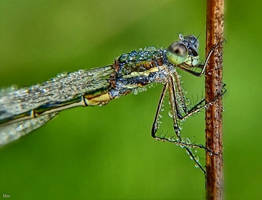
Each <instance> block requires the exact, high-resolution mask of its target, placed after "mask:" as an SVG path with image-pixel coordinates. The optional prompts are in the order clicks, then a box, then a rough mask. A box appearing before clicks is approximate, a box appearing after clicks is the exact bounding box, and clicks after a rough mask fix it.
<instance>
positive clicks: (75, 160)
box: [0, 0, 262, 200]
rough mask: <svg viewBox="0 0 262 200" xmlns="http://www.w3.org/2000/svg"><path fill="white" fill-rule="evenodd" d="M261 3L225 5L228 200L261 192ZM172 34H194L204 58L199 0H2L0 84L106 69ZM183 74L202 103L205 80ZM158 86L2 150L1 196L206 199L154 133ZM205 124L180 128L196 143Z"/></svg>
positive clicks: (179, 158)
mask: <svg viewBox="0 0 262 200" xmlns="http://www.w3.org/2000/svg"><path fill="white" fill-rule="evenodd" d="M261 6H262V3H261V2H260V3H259V4H258V3H257V4H255V3H253V2H251V1H250V2H247V1H236V0H235V1H233V0H232V1H227V2H226V16H225V37H226V40H227V42H226V43H225V51H224V82H225V83H227V88H228V92H227V94H226V95H225V96H224V110H225V111H224V114H223V115H224V161H225V170H224V171H225V196H226V198H227V199H261V198H262V192H261V187H262V161H261V155H262V148H261V139H262V134H261V112H262V107H261V72H262V67H261V63H260V56H261V55H260V54H261V35H262V33H261ZM178 33H184V34H195V35H199V34H200V42H201V44H200V48H201V51H200V53H201V55H204V41H205V1H196V0H188V1H178V0H176V1H171V0H162V1H157V0H142V1H141V0H125V1H121V0H113V1H106V0H100V1H91V0H88V1H87V0H75V1H72V0H71V1H70V0H64V1H58V0H37V1H33V0H23V1H21V0H2V1H1V2H0V87H8V86H10V85H14V84H15V85H18V86H19V87H24V86H29V85H32V84H36V83H39V82H42V81H45V80H48V79H49V78H51V77H53V76H55V75H56V74H57V73H61V72H71V71H75V70H78V69H81V68H92V67H98V66H103V65H106V64H111V63H112V62H113V60H114V58H115V57H117V56H118V55H120V54H121V53H123V52H128V51H130V50H133V49H138V48H140V47H145V46H152V45H153V46H156V47H166V46H167V45H168V44H169V43H170V42H172V41H174V40H176V39H177V36H178ZM182 75H183V77H182V78H183V81H184V87H185V88H186V90H188V93H189V97H192V98H193V99H195V100H194V101H196V99H199V98H201V97H202V96H203V94H204V78H203V77H202V78H196V77H192V76H190V75H189V74H185V73H183V74H182ZM160 91H161V86H154V87H153V88H150V89H148V91H147V92H144V93H141V94H139V95H136V96H135V95H128V96H126V97H123V98H120V99H118V100H115V101H113V102H111V103H110V104H108V105H106V106H103V107H92V108H76V109H72V110H68V111H64V112H62V113H60V114H59V116H58V117H57V118H55V119H54V120H52V121H51V122H49V123H48V124H47V125H45V126H43V127H42V128H40V129H38V130H36V131H34V132H33V133H32V134H30V135H28V136H26V137H24V138H22V139H20V140H19V141H16V142H14V143H12V144H10V145H8V146H6V147H4V148H1V149H0V195H1V196H0V198H3V197H2V195H3V194H8V195H10V196H11V197H10V199H26V200H29V199H92V200H94V199H130V200H131V199H132V200H133V199H149V200H151V199H154V200H158V199H161V200H162V199H163V200H165V199H204V197H205V180H204V176H203V174H202V173H201V171H200V170H199V169H196V168H195V167H194V164H193V163H192V161H191V160H190V159H189V158H188V156H187V155H186V154H185V152H184V151H183V150H182V149H180V148H178V147H176V146H174V145H172V144H168V143H162V142H158V141H154V140H153V139H152V138H151V136H150V130H151V125H152V121H153V117H154V113H155V109H156V105H157V102H158V98H159V94H160ZM194 101H193V102H194ZM204 123H205V122H204V113H203V112H202V113H201V114H198V115H197V116H195V117H192V118H191V119H189V120H187V121H186V123H184V127H183V132H182V134H183V135H184V136H191V137H193V140H194V141H196V142H198V143H204ZM200 158H201V161H203V159H204V154H203V153H202V154H201V153H200Z"/></svg>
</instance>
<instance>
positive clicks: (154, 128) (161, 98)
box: [151, 83, 168, 138]
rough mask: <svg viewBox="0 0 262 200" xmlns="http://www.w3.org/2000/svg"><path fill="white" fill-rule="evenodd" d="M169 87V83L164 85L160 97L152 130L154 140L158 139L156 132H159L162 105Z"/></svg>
mask: <svg viewBox="0 0 262 200" xmlns="http://www.w3.org/2000/svg"><path fill="white" fill-rule="evenodd" d="M167 87H168V83H166V84H165V85H164V87H163V90H162V92H161V95H160V99H159V102H158V106H157V110H156V114H155V118H154V122H153V125H152V130H151V135H152V137H153V138H156V132H157V129H158V118H159V113H160V111H161V108H162V105H163V101H164V98H165V95H166V90H167Z"/></svg>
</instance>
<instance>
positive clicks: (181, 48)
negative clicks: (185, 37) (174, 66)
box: [168, 44, 187, 57]
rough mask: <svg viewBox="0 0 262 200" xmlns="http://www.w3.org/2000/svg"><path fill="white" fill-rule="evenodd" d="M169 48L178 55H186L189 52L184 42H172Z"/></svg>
mask: <svg viewBox="0 0 262 200" xmlns="http://www.w3.org/2000/svg"><path fill="white" fill-rule="evenodd" d="M168 50H169V51H170V52H172V53H174V54H176V55H178V56H181V57H184V56H186V54H187V48H186V46H185V45H183V44H172V45H170V46H169V48H168Z"/></svg>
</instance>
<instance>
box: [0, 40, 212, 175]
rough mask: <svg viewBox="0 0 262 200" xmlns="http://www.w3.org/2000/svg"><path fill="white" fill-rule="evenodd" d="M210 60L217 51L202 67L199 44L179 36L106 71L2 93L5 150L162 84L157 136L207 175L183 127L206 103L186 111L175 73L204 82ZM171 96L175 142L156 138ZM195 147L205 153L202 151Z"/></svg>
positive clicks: (0, 126) (0, 134)
mask: <svg viewBox="0 0 262 200" xmlns="http://www.w3.org/2000/svg"><path fill="white" fill-rule="evenodd" d="M211 54H212V51H211V52H210V53H209V55H208V56H207V58H206V60H205V63H204V64H200V63H199V56H198V39H197V38H196V37H194V36H185V37H183V36H182V35H180V36H179V40H178V41H176V42H174V43H172V44H171V45H170V46H169V47H168V48H167V49H156V48H154V47H149V48H145V49H143V50H142V49H140V50H137V51H131V52H129V53H125V54H122V55H120V56H119V57H118V58H116V59H115V61H114V63H113V64H111V65H108V66H106V67H100V68H96V69H91V70H79V71H77V72H72V73H64V74H59V75H58V76H56V77H55V78H53V79H51V80H49V81H46V82H44V83H42V84H37V85H34V86H31V87H28V88H22V89H11V90H6V91H5V90H3V91H0V146H1V145H5V144H8V143H10V142H11V141H13V140H16V139H18V138H19V137H21V136H23V135H25V134H27V133H29V132H31V131H33V130H34V129H36V128H39V127H40V126H42V125H43V124H45V123H46V122H47V121H49V120H50V119H52V118H53V117H54V116H55V115H57V113H59V112H60V111H62V110H65V109H68V108H72V107H76V106H96V105H104V104H107V103H108V102H110V101H111V100H113V99H116V98H119V97H121V96H123V95H126V94H129V93H131V92H133V91H134V90H138V89H140V88H143V87H145V86H147V85H149V84H152V83H161V84H163V85H164V87H163V90H162V93H161V96H160V100H159V104H158V107H157V112H156V115H155V119H154V123H153V126H152V131H151V133H152V136H153V137H154V138H157V139H160V140H164V141H169V142H173V143H176V144H179V145H182V146H185V148H186V151H187V152H188V153H189V155H190V156H191V157H192V158H193V160H194V161H195V162H196V163H197V165H198V166H199V167H200V168H201V169H202V171H204V169H203V168H202V167H201V165H200V164H199V162H198V161H197V160H196V159H195V157H194V155H193V153H192V152H191V151H190V149H189V148H188V147H187V146H188V145H189V144H185V143H184V142H183V141H182V138H181V136H180V128H179V123H178V121H179V120H184V119H186V118H187V117H189V116H191V115H192V114H193V113H196V112H198V111H199V110H200V109H201V108H204V107H205V106H206V104H205V101H204V100H201V101H200V102H199V103H198V104H196V105H195V106H194V107H193V108H191V109H188V108H187V105H186V103H185V97H184V94H183V90H182V87H181V84H180V79H179V75H178V74H177V72H176V69H177V68H180V69H182V70H184V71H187V72H189V73H191V74H193V75H195V76H200V75H202V74H203V72H204V71H205V67H206V65H207V62H208V59H209V58H210V56H211ZM193 69H198V71H196V70H193ZM199 69H200V71H199ZM167 91H168V93H169V97H170V98H169V99H170V105H171V113H172V118H173V123H174V126H173V127H174V131H175V134H176V137H177V139H176V140H173V139H172V138H164V137H160V136H157V135H156V131H157V129H158V117H159V112H160V110H161V106H162V103H163V98H164V96H165V94H166V92H167ZM203 103H204V105H203ZM192 146H194V145H192V144H191V147H192ZM195 146H197V147H201V148H204V147H203V146H201V145H195Z"/></svg>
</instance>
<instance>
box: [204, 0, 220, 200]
mask: <svg viewBox="0 0 262 200" xmlns="http://www.w3.org/2000/svg"><path fill="white" fill-rule="evenodd" d="M223 33H224V0H207V15H206V54H208V52H209V51H210V49H211V48H214V47H215V46H217V48H216V49H215V51H214V53H213V55H212V56H211V58H210V61H209V64H208V66H207V68H206V79H205V87H206V101H207V102H211V101H212V100H213V99H215V98H216V97H217V96H219V95H220V94H221V91H222V87H223V83H222V62H223V56H222V55H223V47H222V45H223V40H224V38H223ZM218 44H219V45H218ZM222 110H223V108H222V97H219V98H218V100H217V101H216V102H215V103H214V104H212V105H211V106H209V107H208V108H207V109H206V147H207V148H208V149H210V150H211V151H212V152H214V154H212V155H211V154H210V153H209V152H206V171H207V175H206V199H207V200H221V199H223V186H224V177H223V144H222Z"/></svg>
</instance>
